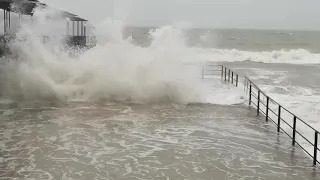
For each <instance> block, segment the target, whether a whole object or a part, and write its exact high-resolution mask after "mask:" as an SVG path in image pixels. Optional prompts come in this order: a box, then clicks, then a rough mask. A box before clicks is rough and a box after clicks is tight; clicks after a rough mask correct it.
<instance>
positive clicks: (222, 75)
mask: <svg viewBox="0 0 320 180" xmlns="http://www.w3.org/2000/svg"><path fill="white" fill-rule="evenodd" d="M221 80H223V66H221Z"/></svg>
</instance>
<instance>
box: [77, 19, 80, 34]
mask: <svg viewBox="0 0 320 180" xmlns="http://www.w3.org/2000/svg"><path fill="white" fill-rule="evenodd" d="M79 28H80V22H79V21H77V36H79V35H80V32H79V30H80V29H79Z"/></svg>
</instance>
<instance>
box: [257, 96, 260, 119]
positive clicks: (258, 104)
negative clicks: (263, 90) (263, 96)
mask: <svg viewBox="0 0 320 180" xmlns="http://www.w3.org/2000/svg"><path fill="white" fill-rule="evenodd" d="M257 99H258V102H257V116H259V113H260V90H258V98H257Z"/></svg>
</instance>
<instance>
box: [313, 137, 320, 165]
mask: <svg viewBox="0 0 320 180" xmlns="http://www.w3.org/2000/svg"><path fill="white" fill-rule="evenodd" d="M318 134H319V133H318V132H317V131H316V132H315V134H314V146H313V147H314V152H313V165H317V154H318Z"/></svg>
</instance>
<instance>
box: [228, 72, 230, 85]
mask: <svg viewBox="0 0 320 180" xmlns="http://www.w3.org/2000/svg"><path fill="white" fill-rule="evenodd" d="M228 82H230V69H228Z"/></svg>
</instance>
